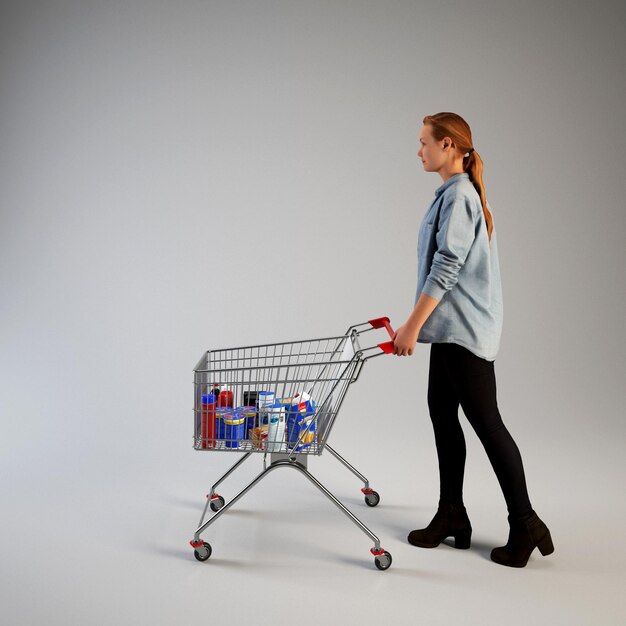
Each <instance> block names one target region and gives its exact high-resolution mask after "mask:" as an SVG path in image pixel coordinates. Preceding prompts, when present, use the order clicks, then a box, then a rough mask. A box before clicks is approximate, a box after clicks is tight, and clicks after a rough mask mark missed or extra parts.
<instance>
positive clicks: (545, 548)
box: [537, 531, 554, 556]
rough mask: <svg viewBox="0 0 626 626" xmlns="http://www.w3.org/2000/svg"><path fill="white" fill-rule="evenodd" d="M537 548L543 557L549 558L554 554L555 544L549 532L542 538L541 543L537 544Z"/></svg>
mask: <svg viewBox="0 0 626 626" xmlns="http://www.w3.org/2000/svg"><path fill="white" fill-rule="evenodd" d="M537 547H538V548H539V552H541V554H542V555H543V556H548V554H552V553H553V552H554V544H553V543H552V537H551V536H550V531H548V532H547V534H546V535H544V536H543V537H542V539H541V541H539V542H538V543H537Z"/></svg>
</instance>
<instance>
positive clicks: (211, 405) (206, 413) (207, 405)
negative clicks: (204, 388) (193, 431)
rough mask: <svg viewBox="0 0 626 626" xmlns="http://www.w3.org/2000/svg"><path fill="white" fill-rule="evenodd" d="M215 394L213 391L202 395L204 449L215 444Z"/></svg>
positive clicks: (201, 430) (201, 444) (202, 441)
mask: <svg viewBox="0 0 626 626" xmlns="http://www.w3.org/2000/svg"><path fill="white" fill-rule="evenodd" d="M215 408H216V407H215V396H214V395H213V394H212V393H205V394H203V395H202V413H201V427H200V437H201V443H200V447H201V448H203V449H205V450H206V449H207V448H213V447H214V446H215Z"/></svg>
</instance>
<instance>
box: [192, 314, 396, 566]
mask: <svg viewBox="0 0 626 626" xmlns="http://www.w3.org/2000/svg"><path fill="white" fill-rule="evenodd" d="M379 328H386V330H387V331H388V333H389V335H390V337H392V338H393V329H392V328H391V325H390V323H389V318H387V317H381V318H377V319H374V320H370V321H369V322H364V323H362V324H356V325H354V326H351V327H350V328H349V329H348V330H347V331H346V333H345V334H344V335H340V336H338V337H327V338H323V339H313V340H306V341H294V342H288V343H276V344H266V345H259V346H248V347H243V348H230V349H223V350H209V351H207V352H205V354H204V355H203V356H202V358H201V359H200V361H199V363H198V364H197V365H196V367H195V369H194V386H195V401H194V449H196V450H206V451H212V452H216V451H220V452H243V453H244V454H243V456H242V457H241V458H240V459H239V460H238V461H237V462H236V463H235V464H234V465H233V466H232V467H231V468H230V469H229V470H228V471H227V472H226V473H225V474H224V475H223V476H221V477H220V479H219V480H218V481H217V482H216V483H215V484H214V485H213V486H212V487H211V491H210V493H209V494H208V495H207V500H206V504H205V506H204V511H203V512H202V517H201V518H200V523H199V525H198V528H197V530H196V532H195V534H194V537H193V539H192V540H191V541H190V544H191V546H192V547H193V548H194V555H195V557H196V559H198V560H199V561H206V560H207V559H208V558H209V557H210V556H211V552H212V548H211V545H210V544H209V543H207V542H206V541H202V540H201V539H200V535H201V534H202V533H203V532H204V531H205V530H206V529H207V528H208V527H209V526H210V525H211V524H213V523H214V522H215V521H217V519H218V518H219V517H221V516H222V515H223V514H224V513H225V512H226V511H227V510H228V509H229V508H230V507H231V506H233V505H234V504H235V502H237V501H238V500H239V499H240V498H241V497H242V496H243V495H244V494H246V493H247V492H248V491H249V490H250V489H252V487H254V486H255V485H256V484H257V483H258V482H259V481H261V480H262V479H263V478H264V477H265V476H267V474H269V473H270V472H272V471H273V470H275V469H278V468H287V467H290V468H293V469H295V470H297V471H299V472H300V473H301V474H303V475H304V476H306V477H307V478H308V479H309V480H310V481H311V482H312V483H313V484H314V485H315V486H316V487H317V488H318V489H319V490H320V491H321V492H322V493H324V494H325V495H326V496H327V497H328V498H329V499H330V500H331V501H332V502H333V503H334V504H335V505H336V506H337V507H338V508H339V509H340V510H341V511H343V512H344V513H345V514H346V515H347V516H348V517H349V518H350V519H351V520H352V521H353V522H354V523H355V524H356V525H357V526H358V527H359V528H360V529H361V530H362V531H363V532H364V533H365V534H366V535H367V536H368V537H370V539H371V540H372V541H373V542H374V547H373V548H372V549H371V550H370V552H371V553H372V554H373V555H374V563H375V565H376V567H377V568H378V569H380V570H386V569H388V568H389V566H390V565H391V554H389V552H387V551H385V550H384V549H383V548H381V546H380V541H379V539H378V537H377V536H376V535H375V534H374V533H373V532H372V531H371V530H370V529H369V528H368V527H367V526H365V524H363V522H361V520H359V519H358V518H357V517H356V516H355V515H354V514H353V513H351V512H350V511H349V510H348V509H347V508H346V507H345V506H344V505H343V504H342V503H341V502H340V501H339V500H338V499H337V498H336V497H335V496H334V495H333V494H332V493H331V492H330V491H328V489H326V487H324V485H322V484H321V483H320V482H319V481H318V480H317V479H316V478H315V477H314V476H313V475H312V474H311V473H310V472H309V471H308V469H307V460H308V456H309V455H318V456H319V455H321V454H322V452H323V451H324V449H326V450H328V451H329V452H330V453H331V454H332V455H333V456H334V457H335V458H336V459H338V460H339V461H340V462H341V463H342V464H343V465H344V466H345V467H347V468H348V469H349V470H350V471H351V472H352V473H353V474H354V475H355V476H357V478H359V479H360V480H361V481H363V485H364V486H363V488H362V489H361V491H362V493H363V494H364V497H365V503H366V504H367V505H368V506H370V507H374V506H376V505H377V504H378V503H379V501H380V496H379V495H378V493H377V492H376V491H374V490H373V489H371V488H370V484H369V481H368V480H367V478H365V476H363V475H362V474H361V473H360V472H359V471H357V470H356V469H355V468H354V467H352V465H350V463H348V462H347V461H346V460H345V459H344V458H343V457H342V456H341V455H339V454H338V453H337V452H336V451H335V450H334V449H333V448H331V447H330V445H328V444H327V440H328V437H329V435H330V433H331V431H332V428H333V425H334V423H335V420H336V418H337V415H338V413H339V409H340V408H341V405H342V403H343V400H344V398H345V395H346V392H347V391H348V387H349V386H350V385H351V384H352V383H354V382H356V381H357V380H358V378H359V375H360V373H361V370H362V368H363V365H364V364H365V362H366V361H367V360H368V359H370V358H372V357H375V356H380V355H382V354H391V353H393V341H387V342H384V343H379V344H376V345H373V346H369V347H365V348H363V347H361V345H360V342H359V339H361V337H362V335H363V334H364V333H366V332H370V331H372V330H374V329H379ZM253 453H261V454H263V455H264V458H263V471H262V472H261V473H260V474H259V475H258V476H257V477H256V478H254V480H252V482H250V483H249V484H248V485H247V486H246V487H245V488H244V489H242V490H241V491H240V492H239V493H238V494H237V495H236V496H235V497H234V498H232V500H230V501H229V502H228V504H226V502H225V500H224V498H223V497H222V496H221V495H219V494H218V493H217V492H216V488H217V487H218V485H220V484H221V483H222V482H223V481H224V480H225V479H226V478H227V477H228V476H230V475H231V474H232V473H233V472H234V471H235V470H236V469H237V468H238V467H239V466H241V464H242V463H243V462H244V461H245V460H246V459H247V458H248V457H249V456H250V455H251V454H253ZM267 455H269V457H270V462H269V465H268V463H267ZM209 507H210V508H211V510H212V511H213V512H215V515H213V516H212V517H211V518H210V519H208V520H207V521H205V517H206V514H207V509H208V508H209Z"/></svg>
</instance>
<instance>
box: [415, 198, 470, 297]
mask: <svg viewBox="0 0 626 626" xmlns="http://www.w3.org/2000/svg"><path fill="white" fill-rule="evenodd" d="M475 223H476V216H475V214H474V210H473V209H472V203H471V201H470V199H469V198H467V197H464V196H463V195H457V196H455V197H454V198H452V199H451V200H450V201H448V202H447V203H446V205H445V206H443V207H442V209H441V212H440V214H439V223H438V224H437V235H436V241H437V250H436V251H435V254H434V255H433V261H432V265H431V268H430V272H429V274H428V277H427V278H426V282H425V284H424V288H423V289H422V293H425V294H426V295H427V296H430V297H431V298H436V299H437V300H441V299H442V298H443V296H444V295H445V293H446V292H447V291H450V289H452V287H454V285H456V283H457V281H458V280H459V272H460V271H461V268H462V267H463V264H464V263H465V259H466V258H467V255H468V254H469V251H470V248H471V247H472V243H473V242H474V237H475Z"/></svg>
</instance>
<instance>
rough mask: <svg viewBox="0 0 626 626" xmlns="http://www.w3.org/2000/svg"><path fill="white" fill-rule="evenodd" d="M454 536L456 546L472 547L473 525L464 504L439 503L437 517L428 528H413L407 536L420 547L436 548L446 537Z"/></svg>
mask: <svg viewBox="0 0 626 626" xmlns="http://www.w3.org/2000/svg"><path fill="white" fill-rule="evenodd" d="M450 536H452V537H454V547H455V548H459V549H461V550H466V549H467V548H469V547H470V542H471V537H472V525H471V523H470V521H469V517H468V516H467V511H466V510H465V507H464V506H463V505H462V504H445V503H443V504H442V503H439V508H438V509H437V513H435V517H433V519H432V520H431V522H430V524H428V526H427V527H426V528H421V529H419V530H412V531H411V532H410V533H409V536H408V537H407V539H408V541H409V543H410V544H413V545H414V546H418V547H420V548H436V547H437V546H438V545H439V544H440V543H441V542H442V541H443V540H444V539H445V538H446V537H450Z"/></svg>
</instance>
